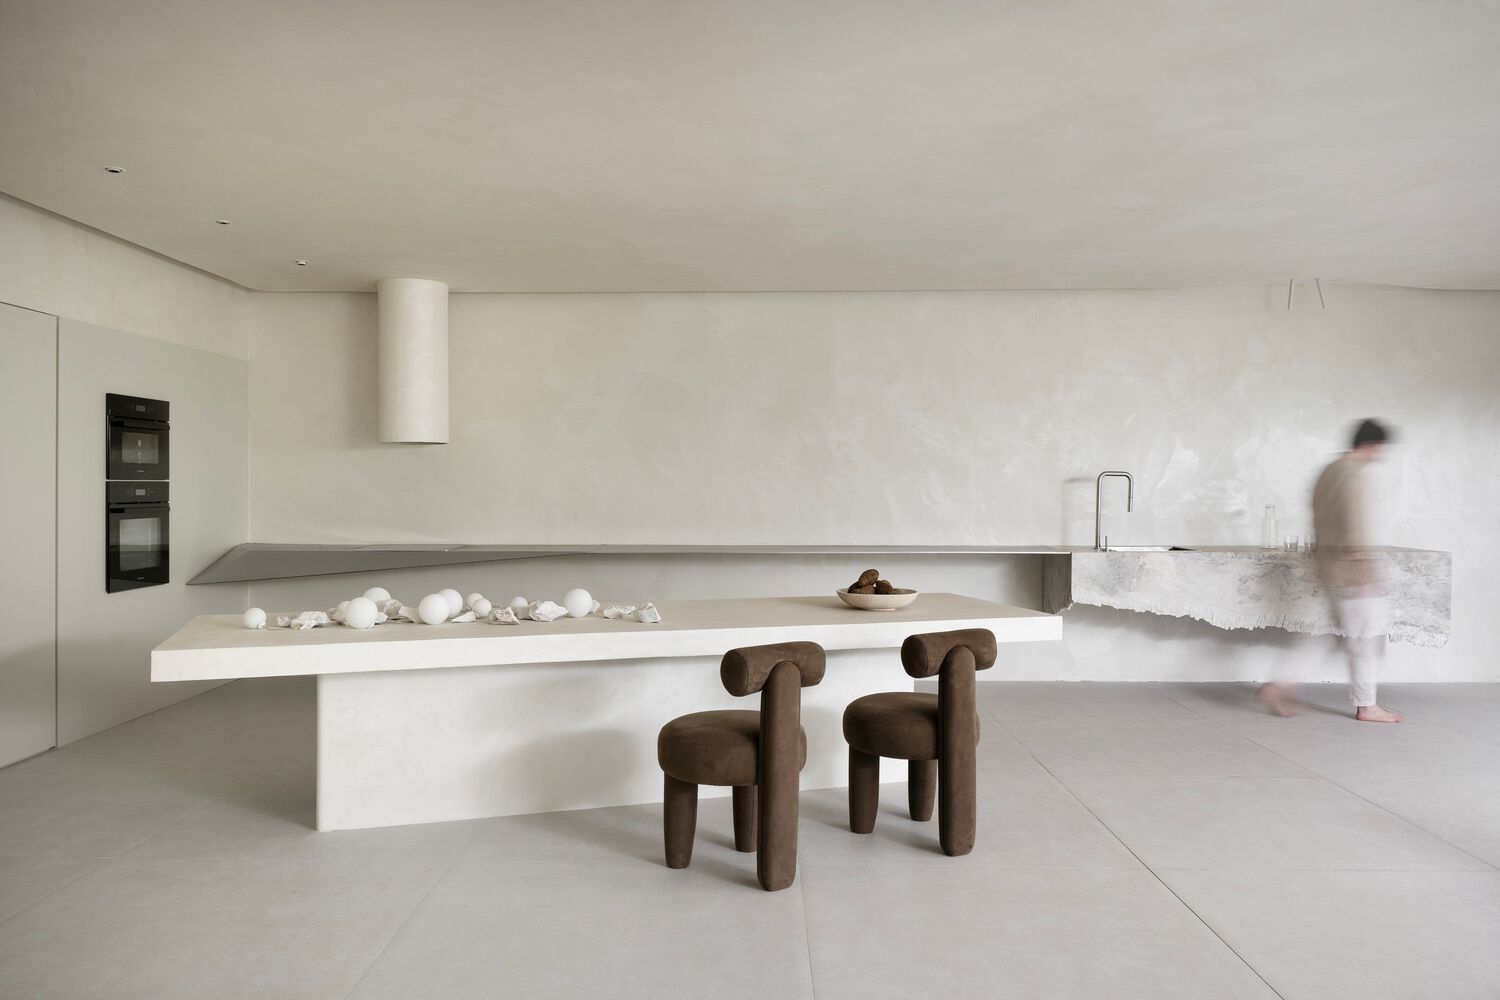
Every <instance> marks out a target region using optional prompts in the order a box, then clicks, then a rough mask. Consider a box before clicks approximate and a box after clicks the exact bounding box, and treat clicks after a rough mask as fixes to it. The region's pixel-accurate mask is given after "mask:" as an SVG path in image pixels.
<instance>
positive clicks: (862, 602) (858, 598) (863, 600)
mask: <svg viewBox="0 0 1500 1000" xmlns="http://www.w3.org/2000/svg"><path fill="white" fill-rule="evenodd" d="M834 593H836V594H838V595H839V600H841V601H843V602H844V603H845V604H847V605H849V607H851V608H858V609H859V610H860V611H895V610H896V609H897V608H904V607H906V606H907V605H908V604H910V603H911V602H912V601H915V600H916V599H917V592H916V591H915V590H902V589H900V588H898V587H893V586H892V585H891V581H889V580H882V579H881V578H880V571H879V570H878V569H867V570H865V571H864V572H863V573H861V574H860V575H859V579H858V580H855V581H854V582H853V583H851V584H850V585H849V586H847V587H840V588H839V589H838V590H836V591H834Z"/></svg>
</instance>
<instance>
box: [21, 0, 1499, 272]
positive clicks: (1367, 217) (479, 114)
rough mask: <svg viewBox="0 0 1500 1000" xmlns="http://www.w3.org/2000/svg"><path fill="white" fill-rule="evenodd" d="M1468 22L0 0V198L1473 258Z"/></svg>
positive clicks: (567, 240) (989, 246)
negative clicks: (120, 169)
mask: <svg viewBox="0 0 1500 1000" xmlns="http://www.w3.org/2000/svg"><path fill="white" fill-rule="evenodd" d="M1497 40H1500V6H1497V5H1495V4H1493V3H1481V2H1448V0H1423V2H1414V0H1387V2H1372V0H1363V2H1361V0H1320V2H1317V3H1306V2H1300V3H1291V2H1280V0H1254V2H1205V0H1181V2H1175V3H1168V2H1160V0H1145V2H1140V3H1121V2H1119V0H1075V2H1054V3H1043V2H1021V0H1016V2H1009V3H1003V2H952V0H925V2H897V0H860V2H854V0H828V2H820V3H806V2H790V0H758V2H716V0H700V2H691V0H589V2H577V0H554V2H534V3H522V2H484V0H472V2H458V0H428V2H425V3H414V2H410V0H323V2H318V0H295V2H287V0H260V2H251V0H237V2H229V0H132V2H128V3H126V2H121V0H42V2H18V0H0V128H3V141H0V191H4V192H6V193H8V194H10V195H13V196H14V197H17V198H20V199H22V200H25V201H28V202H32V203H34V204H36V205H40V206H42V207H43V208H47V209H50V210H52V211H54V212H57V213H59V214H61V215H64V216H67V217H69V218H72V219H76V220H79V221H81V222H84V223H87V224H88V225H91V226H94V227H97V228H98V229H101V230H104V231H105V232H108V233H111V234H114V235H116V236H119V237H121V238H123V239H126V240H129V241H131V242H134V243H137V244H140V245H141V246H144V247H148V248H150V249H152V250H155V251H157V252H159V253H162V254H165V255H166V256H168V257H172V258H175V259H177V260H180V261H183V262H185V263H188V264H192V265H194V266H196V267H199V268H202V269H204V270H207V271H210V272H213V273H215V274H219V275H222V276H224V277H226V278H229V279H231V280H233V281H236V282H239V283H240V284H243V285H245V286H248V287H251V288H257V289H284V290H312V289H323V290H351V289H352V290H367V289H369V288H371V287H372V283H373V282H374V281H375V280H376V279H378V278H380V277H386V276H413V277H428V278H436V279H439V280H445V281H448V282H449V283H451V284H452V285H453V287H454V289H455V290H461V291H629V290H686V291H693V290H768V289H779V290H799V289H806V290H818V289H845V290H852V289H987V288H996V289H1000V288H1100V287H1114V288H1121V287H1161V286H1187V285H1204V284H1240V283H1249V282H1261V281H1282V280H1285V279H1287V278H1289V277H1293V276H1296V277H1299V278H1310V277H1313V276H1320V277H1322V278H1323V279H1324V280H1325V281H1336V280H1345V281H1368V282H1386V283H1392V284H1403V285H1419V286H1429V287H1441V288H1497V287H1500V183H1497V178H1500V113H1497V99H1500V59H1497V58H1496V57H1495V49H1496V42H1497ZM106 164H118V165H121V166H124V167H126V168H127V171H128V172H127V173H125V174H123V175H119V176H112V175H109V174H106V173H105V172H104V170H103V169H102V168H103V167H104V166H105V165H106ZM220 218H223V219H230V220H232V221H233V225H231V226H218V225H215V224H214V220H215V219H220ZM296 258H307V259H309V260H311V262H312V263H311V265H310V266H308V267H302V268H299V267H296V266H294V265H293V263H292V262H293V260H294V259H296Z"/></svg>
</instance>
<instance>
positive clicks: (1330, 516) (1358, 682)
mask: <svg viewBox="0 0 1500 1000" xmlns="http://www.w3.org/2000/svg"><path fill="white" fill-rule="evenodd" d="M1392 437H1393V435H1392V434H1391V432H1390V430H1389V429H1387V428H1386V427H1385V426H1384V425H1383V424H1381V423H1380V422H1379V421H1377V420H1365V421H1362V422H1361V423H1360V425H1359V426H1358V427H1357V428H1356V429H1355V431H1354V438H1353V440H1352V441H1351V442H1350V447H1349V450H1348V451H1346V452H1344V453H1343V454H1342V455H1340V456H1339V457H1338V458H1336V459H1334V460H1333V461H1332V462H1330V463H1329V464H1328V467H1327V468H1325V469H1324V470H1323V474H1322V475H1320V476H1319V477H1318V483H1317V485H1316V486H1314V487H1313V499H1312V512H1313V534H1314V537H1315V538H1316V540H1317V547H1316V548H1315V549H1314V551H1313V555H1314V561H1315V563H1316V565H1317V571H1318V580H1319V581H1320V582H1321V583H1322V584H1323V588H1324V590H1325V591H1326V593H1327V594H1328V599H1329V601H1330V603H1331V604H1332V605H1333V617H1334V621H1335V622H1337V623H1338V626H1339V628H1340V630H1341V631H1342V632H1343V633H1344V636H1343V640H1342V643H1343V648H1344V655H1345V656H1347V657H1348V659H1349V700H1350V701H1352V702H1353V703H1354V717H1355V718H1356V719H1358V720H1359V721H1360V722H1400V721H1401V716H1400V715H1398V714H1397V713H1395V712H1392V711H1388V710H1387V709H1384V708H1381V707H1380V705H1379V704H1378V703H1377V701H1376V699H1375V689H1376V686H1377V683H1378V681H1379V674H1380V664H1381V662H1382V661H1383V660H1384V658H1385V645H1386V638H1385V630H1386V608H1385V586H1384V582H1383V580H1382V573H1381V560H1380V554H1379V553H1378V552H1375V551H1374V549H1373V546H1372V541H1371V538H1370V511H1369V507H1370V505H1369V495H1370V488H1369V484H1368V476H1369V473H1368V471H1367V470H1368V467H1369V465H1370V463H1371V462H1375V461H1378V460H1379V459H1380V457H1381V456H1382V454H1384V452H1385V449H1386V447H1387V446H1388V445H1389V444H1390V442H1391V440H1392ZM1289 692H1290V686H1289V685H1287V684H1284V683H1273V684H1267V685H1266V686H1265V687H1264V688H1262V689H1261V699H1262V700H1263V701H1265V702H1266V704H1267V705H1269V706H1270V707H1271V710H1272V711H1273V712H1275V713H1276V714H1278V715H1289V714H1291V713H1290V711H1289V710H1288V709H1287V701H1288V698H1289Z"/></svg>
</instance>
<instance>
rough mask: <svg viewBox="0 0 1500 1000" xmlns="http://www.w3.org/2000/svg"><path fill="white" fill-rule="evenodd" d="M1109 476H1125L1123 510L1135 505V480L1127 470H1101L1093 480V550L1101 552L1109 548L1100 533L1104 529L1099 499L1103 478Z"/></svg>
mask: <svg viewBox="0 0 1500 1000" xmlns="http://www.w3.org/2000/svg"><path fill="white" fill-rule="evenodd" d="M1109 476H1124V477H1125V510H1126V511H1127V512H1128V511H1129V510H1130V508H1132V507H1134V506H1135V480H1134V479H1132V478H1130V473H1128V472H1101V473H1099V478H1098V479H1097V480H1095V481H1094V551H1095V552H1103V551H1105V550H1106V549H1108V548H1109V545H1108V544H1107V542H1106V540H1105V538H1104V536H1103V535H1102V534H1100V532H1102V531H1103V530H1104V504H1103V503H1102V502H1101V501H1100V498H1101V496H1102V495H1103V493H1104V480H1105V479H1106V478H1107V477H1109Z"/></svg>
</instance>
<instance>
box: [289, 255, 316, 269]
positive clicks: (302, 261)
mask: <svg viewBox="0 0 1500 1000" xmlns="http://www.w3.org/2000/svg"><path fill="white" fill-rule="evenodd" d="M292 263H293V264H296V265H297V266H298V267H306V266H307V265H309V264H311V263H312V261H310V260H306V259H304V258H302V257H298V258H297V259H296V260H294V261H292Z"/></svg>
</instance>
